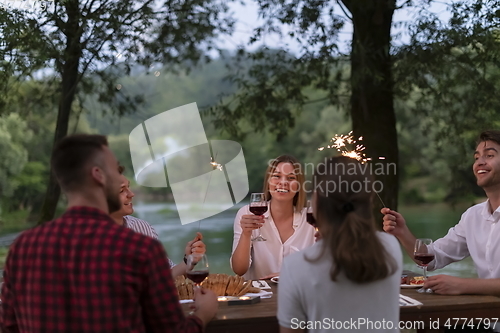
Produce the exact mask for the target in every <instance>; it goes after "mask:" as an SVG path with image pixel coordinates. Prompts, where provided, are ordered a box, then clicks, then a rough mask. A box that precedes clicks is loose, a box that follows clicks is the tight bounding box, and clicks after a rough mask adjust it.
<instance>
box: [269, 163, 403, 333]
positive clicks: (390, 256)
mask: <svg viewBox="0 0 500 333" xmlns="http://www.w3.org/2000/svg"><path fill="white" fill-rule="evenodd" d="M369 170H370V169H369V168H366V167H365V166H363V165H362V164H361V163H359V162H358V161H356V160H354V159H351V158H349V157H344V156H341V157H334V158H330V159H327V160H326V161H325V163H322V164H320V165H318V167H317V168H316V172H315V175H314V179H313V184H314V188H315V192H314V194H313V209H314V213H313V214H314V216H315V218H316V224H317V225H316V226H317V227H318V229H319V231H320V233H321V235H322V239H321V240H320V241H318V242H317V243H316V244H314V245H313V246H311V247H310V248H308V249H306V250H304V251H301V252H299V253H295V254H293V255H291V256H289V257H287V258H286V259H285V262H284V264H283V267H282V270H281V274H280V292H279V294H278V320H279V323H280V326H281V332H291V331H292V330H293V331H294V332H295V330H294V329H296V328H306V327H309V330H308V332H323V331H328V330H329V328H330V329H331V328H334V329H337V330H340V331H342V330H345V331H350V330H352V329H358V330H360V331H364V332H368V331H377V332H395V331H398V332H399V330H398V323H399V288H400V278H401V271H402V253H401V249H400V247H399V244H398V242H397V240H396V238H395V237H393V236H391V235H388V234H386V233H383V232H379V231H377V230H376V228H375V220H374V218H373V214H372V198H373V187H372V185H373V178H372V177H370V175H368V174H367V173H368V171H369ZM325 319H326V321H325ZM330 319H334V320H335V321H336V322H337V325H338V322H342V324H343V325H344V324H345V323H348V324H349V325H350V323H352V322H355V323H356V324H358V326H353V327H346V326H342V327H341V329H338V328H339V327H337V326H335V325H336V324H333V326H332V322H331V320H330ZM359 319H362V322H361V323H363V322H365V324H363V325H366V326H362V325H361V324H359V321H358V320H359ZM315 321H319V322H320V323H321V324H318V323H316V324H315ZM384 322H385V325H382V323H384ZM308 323H310V325H309V326H308ZM311 323H312V324H311ZM370 323H371V325H374V326H369V325H370ZM329 325H330V326H329ZM346 325H347V324H346ZM328 326H329V327H328ZM299 331H300V330H299ZM304 331H305V330H304Z"/></svg>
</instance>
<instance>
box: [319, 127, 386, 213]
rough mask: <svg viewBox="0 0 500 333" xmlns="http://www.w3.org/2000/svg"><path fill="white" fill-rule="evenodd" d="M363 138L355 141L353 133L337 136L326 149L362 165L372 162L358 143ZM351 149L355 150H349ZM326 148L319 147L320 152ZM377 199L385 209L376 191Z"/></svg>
mask: <svg viewBox="0 0 500 333" xmlns="http://www.w3.org/2000/svg"><path fill="white" fill-rule="evenodd" d="M362 140H363V137H362V136H360V137H359V138H358V139H355V138H354V136H353V135H352V131H350V132H349V133H347V135H344V134H335V135H334V136H333V138H331V139H330V142H331V143H330V144H329V145H327V146H326V148H335V149H336V150H337V151H338V152H339V153H341V154H342V156H347V157H350V158H354V159H355V160H358V161H359V162H361V163H362V164H364V163H366V162H368V161H371V160H372V158H371V157H366V155H365V153H364V152H363V151H364V150H365V149H366V147H365V146H364V145H363V144H361V143H358V141H362ZM349 148H354V149H351V150H349ZM324 149H325V147H319V148H318V150H319V151H322V150H324ZM378 159H379V160H385V157H382V156H380V157H379V158H378ZM374 192H375V194H376V195H377V197H378V198H379V200H380V202H381V203H382V205H383V206H384V207H386V206H385V203H384V201H382V198H381V197H380V195H379V194H378V193H377V192H376V191H374Z"/></svg>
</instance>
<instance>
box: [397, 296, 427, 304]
mask: <svg viewBox="0 0 500 333" xmlns="http://www.w3.org/2000/svg"><path fill="white" fill-rule="evenodd" d="M417 305H424V304H423V303H421V302H419V301H417V300H416V299H413V298H411V297H408V296H405V295H401V294H399V306H417Z"/></svg>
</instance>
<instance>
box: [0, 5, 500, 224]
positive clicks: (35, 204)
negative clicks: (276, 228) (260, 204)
mask: <svg viewBox="0 0 500 333" xmlns="http://www.w3.org/2000/svg"><path fill="white" fill-rule="evenodd" d="M229 2H230V1H226V0H221V1H219V0H192V1H191V0H165V2H164V3H162V4H161V5H160V6H156V5H155V4H156V3H155V1H154V0H140V1H137V0H122V1H115V0H102V1H101V0H98V1H93V0H89V1H85V0H64V1H59V0H55V1H54V2H53V3H52V7H51V10H42V11H39V10H38V9H37V8H31V9H29V8H28V9H25V8H23V9H16V8H10V7H9V8H4V7H0V23H2V24H0V33H1V35H2V37H3V38H2V42H1V43H0V56H1V57H2V60H3V61H0V77H1V80H0V139H1V140H0V153H1V155H2V157H3V158H2V159H1V161H0V163H1V164H0V201H1V202H0V219H1V220H2V224H3V226H4V228H3V231H4V232H9V231H12V230H14V229H23V228H25V227H26V226H29V225H31V223H34V222H35V221H37V222H38V223H43V222H45V221H47V220H50V219H51V218H52V217H53V215H54V211H55V209H56V207H59V210H60V209H61V207H63V205H61V204H59V206H58V205H57V204H58V200H59V198H60V196H59V194H60V191H59V187H58V186H57V184H56V182H55V179H54V177H52V176H51V175H50V172H49V165H48V159H49V156H50V151H51V147H52V143H53V142H54V141H55V142H57V141H58V140H60V139H61V138H63V137H64V136H65V135H67V134H70V133H76V132H85V133H102V134H108V135H109V141H110V143H111V146H112V148H113V150H114V151H115V153H116V154H117V156H118V157H119V159H120V161H121V162H122V163H123V164H124V165H125V166H126V167H127V175H128V176H129V178H132V174H131V171H132V169H131V165H130V157H129V153H128V142H127V135H128V132H129V131H130V130H131V129H132V128H133V127H135V126H137V125H138V124H139V123H140V122H141V121H144V120H146V119H148V118H150V117H151V116H153V115H156V114H158V113H160V112H163V111H166V110H169V109H171V108H174V107H177V106H180V105H183V104H187V103H192V102H196V103H198V106H199V108H200V111H201V112H202V115H203V121H204V124H205V129H206V131H207V136H208V138H209V139H212V140H213V139H218V138H226V139H231V140H235V141H238V142H240V143H241V144H242V146H243V149H244V154H245V157H246V162H247V168H248V173H249V177H250V190H251V191H256V190H260V188H261V183H262V175H263V171H264V168H265V166H266V162H267V160H268V159H270V158H273V157H276V156H277V155H279V154H283V153H289V154H293V155H295V156H297V157H298V158H299V159H301V160H302V161H303V162H306V163H309V162H316V161H318V160H320V159H321V158H322V157H323V156H325V155H331V154H333V153H334V152H333V151H331V150H325V151H323V152H318V151H317V148H318V147H320V146H325V145H326V144H327V143H328V140H329V139H330V138H331V137H332V136H333V135H334V134H337V133H341V134H345V133H347V132H349V131H350V130H351V129H352V130H354V132H355V134H356V135H362V136H363V137H364V138H365V140H364V141H363V143H364V144H365V146H366V147H367V150H366V151H367V153H369V154H372V155H373V156H371V157H374V158H376V157H377V155H382V156H385V157H387V160H388V161H389V162H394V161H396V162H397V165H398V170H397V173H398V175H397V176H396V175H388V176H387V175H381V176H380V178H378V176H377V178H378V179H380V180H383V181H384V184H385V186H386V189H385V190H384V191H383V192H382V193H381V196H382V197H383V198H384V200H385V202H386V203H388V204H389V205H390V206H391V207H396V206H397V203H398V199H399V200H400V201H401V203H406V204H418V203H425V202H440V201H445V202H448V203H451V204H454V203H457V202H459V201H465V202H473V201H475V198H477V197H480V196H482V195H483V193H482V191H481V190H480V189H479V188H478V187H477V186H476V185H475V181H474V178H473V175H472V172H471V168H470V166H471V163H472V154H471V152H472V150H473V148H474V140H475V138H476V136H477V134H478V133H479V132H480V131H482V130H485V129H489V128H498V125H499V121H498V117H497V115H498V110H499V109H500V99H499V98H498V97H497V95H498V94H497V91H498V89H499V83H500V75H499V74H500V71H499V70H498V68H499V64H500V52H498V51H499V50H500V47H499V43H498V29H499V27H500V9H499V8H500V2H499V1H494V0H456V1H448V2H447V8H446V11H447V12H448V13H449V19H447V21H446V22H445V21H444V20H441V18H440V17H439V16H437V15H436V14H434V13H431V12H429V11H428V10H427V9H428V7H429V5H430V4H432V3H433V1H431V0H422V1H412V0H401V1H396V0H390V1H387V0H373V1H370V2H366V1H364V0H339V1H330V2H325V1H320V2H317V1H313V2H309V1H278V2H276V1H274V0H264V1H259V2H258V6H259V15H260V17H261V18H263V19H264V20H263V22H262V24H261V23H259V24H258V25H259V26H257V27H256V28H254V29H253V35H252V36H251V37H250V38H249V41H248V42H247V43H246V44H242V45H239V46H238V47H237V50H236V51H234V53H228V52H225V51H223V50H220V49H218V47H217V45H216V44H217V39H218V38H220V37H221V36H224V35H230V34H231V33H232V32H233V27H234V20H233V18H231V17H228V16H226V14H229V13H228V12H229V11H228V8H229V7H228V3H229ZM405 8H408V9H413V10H414V13H415V15H414V17H412V18H411V19H410V20H408V21H407V22H395V21H394V20H393V14H394V13H395V11H399V10H402V9H405ZM348 22H349V23H350V24H352V27H353V31H352V36H351V37H352V38H351V39H350V42H346V43H345V44H349V46H348V47H347V48H348V49H349V51H347V53H346V52H345V51H342V50H345V49H346V47H345V46H346V45H344V47H340V44H341V41H339V38H338V37H339V34H341V33H342V29H343V27H344V25H345V24H346V23H348ZM398 26H399V27H401V26H404V29H405V33H407V34H408V36H409V37H408V38H409V40H408V41H404V42H402V43H397V45H396V43H393V39H394V38H397V35H398V33H395V34H393V32H394V31H393V30H392V28H397V27H398ZM268 34H276V35H278V36H282V37H288V38H292V39H294V40H295V41H296V42H297V43H298V45H299V51H297V52H291V50H290V48H289V47H288V45H287V44H286V43H284V44H281V45H279V46H273V45H271V46H270V45H266V43H265V42H264V44H261V45H262V46H261V47H258V48H257V49H255V48H251V46H255V43H256V42H259V41H264V40H265V36H266V35H268ZM217 51H219V52H220V53H219V54H220V55H222V56H223V57H222V58H217V57H215V58H212V61H210V62H208V64H204V60H209V58H210V57H213V55H214V54H217ZM209 54H210V55H209ZM469 156H470V157H469ZM386 176H387V177H386ZM47 183H48V186H47ZM44 189H46V191H45V190H44ZM140 191H141V192H142V193H141V195H144V196H146V195H147V196H152V197H155V198H157V199H158V198H160V199H162V200H165V198H168V191H165V190H163V189H161V190H152V189H146V188H140ZM44 193H45V194H44ZM42 201H43V204H42ZM59 202H60V201H59ZM377 204H380V203H379V202H377ZM37 216H38V219H37ZM24 221H28V222H24Z"/></svg>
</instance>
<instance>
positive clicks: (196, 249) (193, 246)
mask: <svg viewBox="0 0 500 333" xmlns="http://www.w3.org/2000/svg"><path fill="white" fill-rule="evenodd" d="M202 239H203V235H202V234H201V232H197V233H196V237H195V238H194V239H193V240H191V241H189V242H187V244H186V248H185V250H184V253H185V254H186V255H187V256H188V255H190V254H193V253H201V254H204V253H205V252H206V251H207V249H206V246H205V243H203V241H202Z"/></svg>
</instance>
